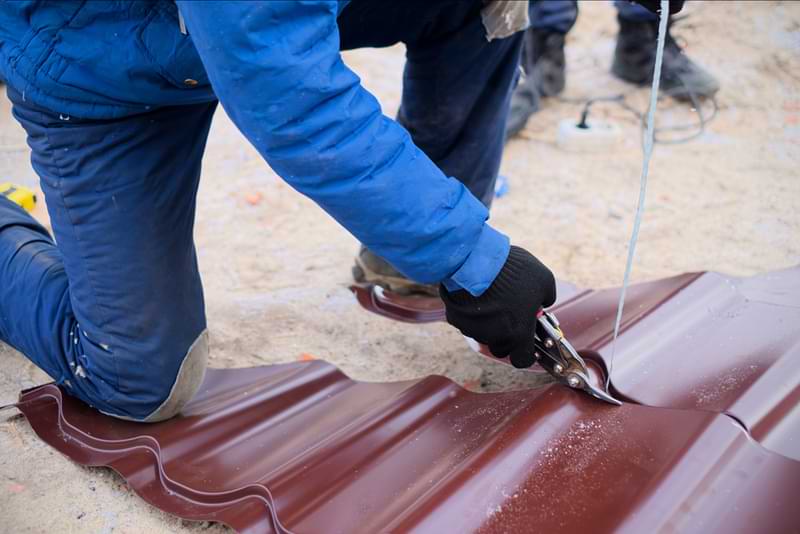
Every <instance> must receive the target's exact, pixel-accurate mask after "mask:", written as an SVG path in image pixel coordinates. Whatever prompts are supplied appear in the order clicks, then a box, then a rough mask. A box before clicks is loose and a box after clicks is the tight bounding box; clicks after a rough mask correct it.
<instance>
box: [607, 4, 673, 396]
mask: <svg viewBox="0 0 800 534" xmlns="http://www.w3.org/2000/svg"><path fill="white" fill-rule="evenodd" d="M668 19H669V1H668V0H661V16H660V17H659V21H658V45H657V48H656V64H655V70H654V72H653V86H652V87H651V89H650V107H649V109H648V110H647V131H646V132H645V138H644V158H643V160H642V177H641V181H640V184H639V201H638V204H637V206H636V215H635V217H634V220H633V232H632V233H631V240H630V243H629V244H628V259H627V261H626V262H625V275H624V276H623V278H622V291H621V292H620V294H619V303H618V304H617V318H616V320H615V321H614V339H613V340H612V342H611V362H610V363H609V364H608V376H607V377H606V389H608V386H609V383H610V382H611V370H612V369H613V367H614V355H615V354H616V350H617V336H618V335H619V324H620V322H621V321H622V310H623V308H624V307H625V293H626V292H627V289H628V281H629V280H630V276H631V269H632V268H633V256H634V253H635V252H636V241H637V240H638V239H639V227H640V226H641V224H642V215H643V214H644V200H645V196H646V195H647V171H648V170H649V168H650V156H652V154H653V135H654V133H653V132H654V129H655V117H656V106H657V105H658V86H659V84H660V83H661V63H662V62H663V60H664V41H665V40H666V37H667V20H668Z"/></svg>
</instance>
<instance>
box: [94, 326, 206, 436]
mask: <svg viewBox="0 0 800 534" xmlns="http://www.w3.org/2000/svg"><path fill="white" fill-rule="evenodd" d="M208 350H209V349H208V332H207V331H205V330H204V331H203V332H202V333H201V334H200V335H199V336H198V337H197V339H196V340H195V341H194V342H193V343H192V345H191V346H190V347H189V349H188V350H187V351H186V352H185V354H184V356H183V359H182V360H181V362H180V365H179V366H178V367H177V369H176V370H175V371H174V372H170V373H169V376H160V377H158V378H159V379H158V380H146V383H143V380H144V379H143V378H142V375H141V374H138V373H137V379H136V380H135V381H132V380H130V377H122V376H121V377H120V378H121V379H123V380H124V379H125V378H128V380H125V381H126V382H127V383H128V384H129V385H130V386H133V387H132V388H131V389H133V390H135V391H139V392H141V394H132V393H131V394H127V395H124V396H120V397H118V400H119V402H118V403H115V404H117V406H114V409H113V411H107V410H103V411H104V413H106V414H108V415H111V416H114V417H118V418H120V419H129V420H134V421H140V422H145V423H155V422H158V421H164V420H165V419H169V418H171V417H174V416H175V415H177V414H178V413H180V411H181V410H182V409H183V407H184V406H185V405H186V403H187V402H189V401H190V400H191V399H192V397H193V396H194V395H195V393H196V392H197V390H198V389H199V388H200V384H201V383H202V382H203V378H204V376H205V371H206V364H207V361H208ZM137 382H138V384H137Z"/></svg>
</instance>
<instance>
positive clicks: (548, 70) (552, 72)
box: [524, 30, 567, 96]
mask: <svg viewBox="0 0 800 534" xmlns="http://www.w3.org/2000/svg"><path fill="white" fill-rule="evenodd" d="M564 39H565V35H564V34H563V33H559V32H550V31H541V30H528V31H527V32H526V34H525V59H524V62H525V71H526V72H528V73H529V75H530V76H532V77H533V78H535V79H536V86H537V88H538V89H539V95H540V96H555V95H557V94H559V93H560V92H561V91H563V90H564V85H566V81H567V68H566V67H567V60H566V57H565V55H564Z"/></svg>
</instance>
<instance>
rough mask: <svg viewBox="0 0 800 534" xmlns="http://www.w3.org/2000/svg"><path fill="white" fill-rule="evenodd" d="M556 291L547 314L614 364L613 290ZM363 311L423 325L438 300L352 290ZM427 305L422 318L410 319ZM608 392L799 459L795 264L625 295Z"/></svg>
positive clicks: (671, 282)
mask: <svg viewBox="0 0 800 534" xmlns="http://www.w3.org/2000/svg"><path fill="white" fill-rule="evenodd" d="M564 287H566V289H567V293H566V294H564V292H563V291H561V286H560V287H559V290H560V291H559V301H558V302H557V303H556V305H555V306H554V307H553V308H552V309H553V311H554V312H555V313H556V315H557V316H558V318H559V320H560V321H561V324H562V327H563V330H564V333H565V334H566V336H567V337H568V338H569V340H570V342H571V343H572V344H573V345H574V346H575V348H576V349H577V350H578V351H579V352H580V353H581V354H583V355H584V356H585V357H588V358H594V359H597V360H599V361H602V362H603V364H604V367H605V368H606V369H607V368H608V367H609V364H610V362H611V353H612V348H611V341H612V338H613V332H614V318H615V315H616V309H617V301H618V299H619V290H618V289H605V290H596V291H585V290H583V291H582V290H578V289H575V288H574V287H569V286H564ZM353 290H354V292H356V295H357V297H358V300H359V302H360V303H361V304H362V306H364V307H366V308H368V309H371V310H372V311H376V312H377V313H381V314H383V315H386V316H389V317H393V318H396V319H398V320H405V321H414V320H416V321H417V322H425V321H428V320H430V318H432V317H434V310H435V309H437V307H438V309H439V310H440V316H439V317H440V318H441V319H443V317H444V315H443V310H442V308H441V304H440V303H439V304H437V302H436V300H437V299H416V298H413V297H401V296H398V295H393V294H382V298H376V295H375V294H373V292H372V291H371V290H370V288H355V287H354V288H353ZM420 307H424V310H425V313H424V314H415V311H416V309H417V308H420ZM611 385H612V388H613V389H614V391H615V392H616V393H617V394H618V395H620V396H622V397H624V398H625V399H627V400H629V401H632V402H636V403H639V404H645V405H648V406H662V407H672V408H685V409H700V410H709V411H713V412H718V413H727V414H729V415H731V416H732V417H735V418H736V419H738V420H739V421H740V422H741V423H742V424H743V425H744V426H745V427H746V428H747V429H748V430H749V431H750V432H751V434H752V436H753V437H754V438H755V439H757V440H758V441H760V442H761V443H762V444H764V445H765V446H766V447H768V448H770V449H772V450H774V451H777V452H780V453H781V454H784V455H786V456H789V457H791V458H794V459H797V460H800V267H795V268H792V269H786V270H784V271H779V272H775V273H769V274H764V275H760V276H755V277H752V278H746V279H738V278H732V277H726V276H722V275H719V274H716V273H689V274H684V275H680V276H675V277H672V278H666V279H663V280H657V281H654V282H647V283H643V284H637V285H634V286H632V287H630V288H629V289H628V293H627V298H626V304H625V310H624V315H623V319H622V324H621V328H620V336H619V339H618V340H617V346H616V355H615V357H614V363H613V369H612V373H611Z"/></svg>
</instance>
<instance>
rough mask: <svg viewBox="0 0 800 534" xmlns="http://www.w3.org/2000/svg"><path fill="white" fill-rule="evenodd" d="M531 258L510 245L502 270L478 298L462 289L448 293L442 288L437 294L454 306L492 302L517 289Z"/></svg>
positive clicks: (528, 254) (526, 252)
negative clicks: (485, 301)
mask: <svg viewBox="0 0 800 534" xmlns="http://www.w3.org/2000/svg"><path fill="white" fill-rule="evenodd" d="M531 257H532V256H531V253H530V252H528V251H527V250H525V249H523V248H520V247H517V246H514V245H511V248H510V249H509V251H508V258H506V262H505V263H504V264H503V268H502V269H500V272H499V273H498V274H497V276H496V277H495V279H494V281H493V282H492V284H491V285H490V286H489V287H488V288H487V289H486V291H484V292H483V293H481V294H480V295H479V296H477V297H473V296H472V295H470V293H469V292H468V291H465V290H463V289H460V290H458V291H453V292H450V291H447V288H445V287H444V286H440V287H439V292H440V294H442V296H443V297H444V296H445V295H446V297H447V299H448V300H449V301H450V302H452V303H453V304H456V305H460V304H471V303H475V302H482V301H484V300H493V299H496V298H498V297H500V296H502V295H508V294H509V293H511V292H513V291H514V288H515V287H519V286H518V283H519V282H518V281H519V279H520V278H521V277H522V276H524V273H525V272H526V266H529V265H530V258H531ZM528 271H529V269H528Z"/></svg>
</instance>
